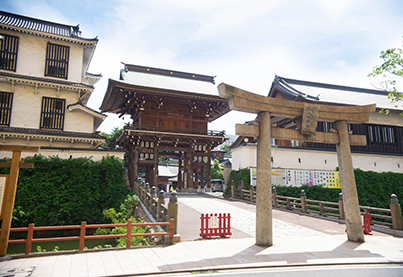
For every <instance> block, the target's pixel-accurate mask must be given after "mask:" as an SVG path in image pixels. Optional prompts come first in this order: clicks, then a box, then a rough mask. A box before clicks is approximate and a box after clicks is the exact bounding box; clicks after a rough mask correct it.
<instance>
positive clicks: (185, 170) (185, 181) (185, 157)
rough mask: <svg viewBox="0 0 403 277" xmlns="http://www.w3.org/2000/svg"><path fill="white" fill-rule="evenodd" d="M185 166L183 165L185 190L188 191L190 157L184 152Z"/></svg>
mask: <svg viewBox="0 0 403 277" xmlns="http://www.w3.org/2000/svg"><path fill="white" fill-rule="evenodd" d="M183 158H184V164H183V189H184V191H186V192H187V191H188V188H189V180H188V179H189V174H188V171H189V157H188V155H187V153H186V152H183Z"/></svg>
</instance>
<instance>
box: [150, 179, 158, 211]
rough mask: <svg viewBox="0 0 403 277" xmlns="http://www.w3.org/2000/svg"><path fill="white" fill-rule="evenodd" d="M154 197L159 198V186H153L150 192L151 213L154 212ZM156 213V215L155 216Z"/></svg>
mask: <svg viewBox="0 0 403 277" xmlns="http://www.w3.org/2000/svg"><path fill="white" fill-rule="evenodd" d="M154 198H157V188H156V187H155V186H153V187H152V188H151V192H150V203H149V205H150V206H149V211H150V213H151V214H153V213H154ZM155 216H156V215H154V217H155Z"/></svg>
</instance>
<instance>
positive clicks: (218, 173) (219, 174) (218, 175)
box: [211, 159, 224, 179]
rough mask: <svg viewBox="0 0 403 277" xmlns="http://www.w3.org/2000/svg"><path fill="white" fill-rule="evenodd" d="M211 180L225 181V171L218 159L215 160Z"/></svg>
mask: <svg viewBox="0 0 403 277" xmlns="http://www.w3.org/2000/svg"><path fill="white" fill-rule="evenodd" d="M211 179H224V171H223V170H222V169H221V167H220V164H219V162H218V160H217V159H214V161H213V166H212V167H211Z"/></svg>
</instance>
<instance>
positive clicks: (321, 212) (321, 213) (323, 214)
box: [319, 202, 326, 216]
mask: <svg viewBox="0 0 403 277" xmlns="http://www.w3.org/2000/svg"><path fill="white" fill-rule="evenodd" d="M319 215H321V216H326V212H325V204H323V202H320V203H319Z"/></svg>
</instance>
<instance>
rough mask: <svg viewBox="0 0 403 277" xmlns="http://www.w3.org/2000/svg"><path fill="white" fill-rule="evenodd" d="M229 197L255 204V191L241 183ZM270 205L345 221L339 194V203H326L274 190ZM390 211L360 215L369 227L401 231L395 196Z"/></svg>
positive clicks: (370, 210) (371, 209)
mask: <svg viewBox="0 0 403 277" xmlns="http://www.w3.org/2000/svg"><path fill="white" fill-rule="evenodd" d="M231 197H232V198H238V199H243V200H247V201H251V202H256V191H255V190H253V189H251V190H246V189H244V188H243V181H242V180H241V182H240V183H239V184H238V188H236V187H235V184H234V183H232V184H231ZM272 204H273V207H275V208H280V209H286V210H293V211H298V212H301V213H304V214H315V215H319V216H323V217H328V218H337V219H340V220H345V216H344V207H343V197H342V194H341V193H340V195H339V202H338V203H336V202H327V201H319V200H312V199H307V198H306V195H305V192H304V191H303V190H301V197H300V198H297V197H290V196H280V195H277V191H276V188H275V187H273V191H272ZM390 207H391V208H390V209H382V208H376V207H367V206H360V210H361V212H362V213H369V214H370V217H371V225H374V224H376V225H381V226H386V227H389V228H391V229H395V230H403V219H402V212H401V208H400V204H399V202H398V200H397V198H396V195H394V194H392V195H391V203H390Z"/></svg>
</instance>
